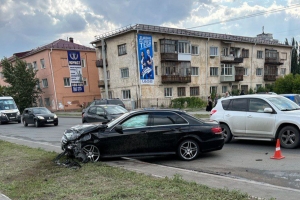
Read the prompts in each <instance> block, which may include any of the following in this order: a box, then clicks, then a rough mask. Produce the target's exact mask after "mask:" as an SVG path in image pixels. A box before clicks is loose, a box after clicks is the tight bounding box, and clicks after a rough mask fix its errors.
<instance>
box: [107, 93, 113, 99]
mask: <svg viewBox="0 0 300 200" xmlns="http://www.w3.org/2000/svg"><path fill="white" fill-rule="evenodd" d="M108 98H109V99H112V98H113V96H112V92H111V91H108Z"/></svg>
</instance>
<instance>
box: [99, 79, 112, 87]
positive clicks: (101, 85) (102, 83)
mask: <svg viewBox="0 0 300 200" xmlns="http://www.w3.org/2000/svg"><path fill="white" fill-rule="evenodd" d="M109 82H110V81H109V80H107V87H109V86H110V83H109ZM98 87H99V88H105V83H104V80H98Z"/></svg>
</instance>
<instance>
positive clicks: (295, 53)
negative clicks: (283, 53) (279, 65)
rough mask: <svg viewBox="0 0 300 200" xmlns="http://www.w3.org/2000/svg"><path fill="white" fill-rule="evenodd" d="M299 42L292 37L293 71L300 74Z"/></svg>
mask: <svg viewBox="0 0 300 200" xmlns="http://www.w3.org/2000/svg"><path fill="white" fill-rule="evenodd" d="M298 49H299V46H298V42H297V41H295V39H294V38H293V39H292V58H291V73H293V74H300V66H299V60H298Z"/></svg>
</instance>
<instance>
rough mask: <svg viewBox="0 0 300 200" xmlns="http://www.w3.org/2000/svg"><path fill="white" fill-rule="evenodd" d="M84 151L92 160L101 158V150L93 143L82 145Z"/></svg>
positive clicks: (89, 159) (95, 160)
mask: <svg viewBox="0 0 300 200" xmlns="http://www.w3.org/2000/svg"><path fill="white" fill-rule="evenodd" d="M82 152H83V153H84V154H85V156H86V157H87V159H88V161H90V162H97V161H98V160H99V158H100V151H99V149H98V147H96V146H95V145H93V144H87V145H84V146H83V147H82Z"/></svg>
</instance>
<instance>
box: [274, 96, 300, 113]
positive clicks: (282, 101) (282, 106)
mask: <svg viewBox="0 0 300 200" xmlns="http://www.w3.org/2000/svg"><path fill="white" fill-rule="evenodd" d="M268 100H269V101H270V102H272V104H273V105H274V106H275V107H276V108H278V109H279V110H281V111H290V110H299V109H300V107H299V106H298V105H297V104H296V103H295V102H293V101H291V100H289V99H287V98H285V97H282V96H277V97H270V98H268Z"/></svg>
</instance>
